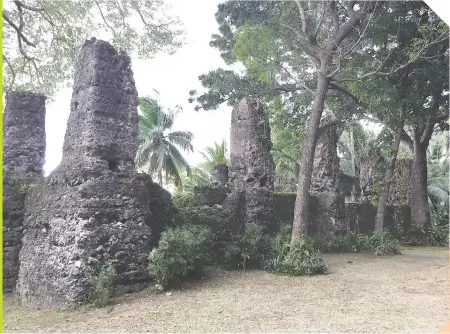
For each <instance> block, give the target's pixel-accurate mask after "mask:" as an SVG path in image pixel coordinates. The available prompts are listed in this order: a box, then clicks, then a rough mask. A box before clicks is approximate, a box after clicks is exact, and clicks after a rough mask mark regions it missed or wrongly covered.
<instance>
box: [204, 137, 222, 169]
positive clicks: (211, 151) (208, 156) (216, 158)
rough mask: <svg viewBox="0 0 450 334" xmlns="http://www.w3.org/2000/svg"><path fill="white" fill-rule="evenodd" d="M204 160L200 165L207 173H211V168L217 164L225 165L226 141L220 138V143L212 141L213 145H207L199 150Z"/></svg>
mask: <svg viewBox="0 0 450 334" xmlns="http://www.w3.org/2000/svg"><path fill="white" fill-rule="evenodd" d="M201 154H202V156H203V158H204V159H205V162H204V163H203V164H202V165H201V166H202V167H203V169H204V170H206V171H207V172H208V173H212V171H213V168H214V167H215V166H217V165H226V164H227V163H228V158H227V143H226V141H225V139H222V141H221V142H220V143H216V142H214V146H208V147H206V148H205V150H204V151H203V152H201Z"/></svg>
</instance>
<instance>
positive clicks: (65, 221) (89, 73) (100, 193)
mask: <svg viewBox="0 0 450 334" xmlns="http://www.w3.org/2000/svg"><path fill="white" fill-rule="evenodd" d="M137 105H138V95H137V91H136V88H135V84H134V80H133V74H132V71H131V64H130V58H129V57H128V56H127V55H125V54H123V53H118V52H117V51H116V50H115V49H114V48H113V47H112V46H111V45H110V44H109V43H107V42H104V41H101V40H95V39H91V40H90V41H86V43H85V44H84V46H83V48H82V50H81V53H80V58H79V59H78V63H77V66H76V73H75V81H74V87H73V94H72V102H71V113H70V117H69V120H68V124H67V131H66V136H65V140H64V146H63V157H62V161H61V164H60V165H59V166H58V167H57V168H56V169H55V170H54V171H53V172H52V173H51V174H50V175H49V177H48V178H47V179H46V181H45V183H44V184H43V185H42V186H41V187H39V188H38V189H34V190H33V191H32V192H31V193H30V195H29V197H28V202H27V210H26V214H25V221H24V225H25V230H24V237H23V247H22V250H21V252H20V272H19V279H18V284H17V291H18V294H19V296H20V299H21V301H22V303H23V304H25V305H26V306H29V307H41V308H45V307H57V308H65V307H71V306H76V305H79V304H82V303H83V302H85V301H86V299H87V298H88V297H89V288H90V286H89V277H90V275H91V274H92V273H96V272H99V271H100V270H103V269H105V268H106V267H108V266H110V265H113V266H114V267H115V270H116V272H117V275H118V277H117V279H118V283H119V284H120V285H126V286H129V285H134V284H140V283H142V282H144V281H145V280H146V266H147V261H148V255H149V253H150V251H151V249H152V247H153V246H154V245H155V243H156V242H157V240H158V236H159V235H160V233H161V231H162V230H163V229H164V228H165V227H167V225H169V224H170V223H171V222H172V219H173V212H172V207H171V204H170V194H169V193H168V192H167V191H165V190H163V189H162V188H161V187H159V186H158V185H157V184H155V183H153V182H152V180H151V178H150V176H148V175H146V174H139V173H136V172H135V169H134V167H135V166H134V157H135V154H136V151H137V147H138V133H139V129H138V121H139V116H138V112H137Z"/></svg>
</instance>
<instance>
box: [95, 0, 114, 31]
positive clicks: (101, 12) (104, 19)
mask: <svg viewBox="0 0 450 334" xmlns="http://www.w3.org/2000/svg"><path fill="white" fill-rule="evenodd" d="M94 3H95V4H96V5H97V8H98V10H99V11H100V15H101V17H102V19H103V22H104V23H105V25H106V26H107V27H108V28H109V29H111V31H112V33H113V37H115V36H116V31H115V30H114V29H113V28H112V27H111V26H110V25H109V24H108V21H106V18H105V16H104V15H103V11H102V9H101V8H100V5H99V4H98V2H97V1H96V0H94Z"/></svg>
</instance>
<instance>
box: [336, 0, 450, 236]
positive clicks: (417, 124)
mask: <svg viewBox="0 0 450 334" xmlns="http://www.w3.org/2000/svg"><path fill="white" fill-rule="evenodd" d="M388 8H389V9H390V12H391V14H390V15H391V17H392V20H390V21H389V20H388V19H387V18H384V19H382V20H381V21H380V22H379V24H378V25H377V26H376V29H373V30H372V31H371V32H369V33H370V36H369V37H368V47H371V49H370V52H359V53H357V54H355V56H354V57H353V59H352V66H351V67H349V68H350V69H351V71H352V72H353V77H354V79H353V80H350V81H351V82H350V84H349V89H350V90H351V91H352V92H353V93H355V94H356V95H357V96H358V98H360V99H362V100H363V101H365V102H367V105H368V108H369V109H370V112H371V113H372V114H374V115H376V117H378V118H379V119H381V120H382V121H383V123H384V124H385V125H386V126H388V127H389V128H391V129H392V130H393V131H394V132H395V131H396V130H398V131H402V132H401V140H403V141H404V142H405V143H406V144H407V145H408V146H409V147H410V149H411V151H412V152H413V155H414V167H413V180H412V221H413V224H414V225H415V226H423V227H425V228H429V227H430V210H429V205H428V199H427V198H428V196H427V147H428V144H429V141H430V139H431V136H432V134H433V131H434V129H435V127H436V126H439V127H441V128H442V129H446V128H448V123H446V122H445V120H446V119H447V118H448V97H446V92H448V55H449V53H448V48H449V42H448V40H449V30H448V26H447V25H446V24H445V23H444V22H442V21H441V20H440V19H439V18H438V17H437V16H436V15H435V14H434V13H433V12H432V11H431V10H430V9H429V8H428V7H427V6H426V5H425V4H424V3H423V2H392V3H390V5H389V7H388ZM383 67H386V68H390V70H388V71H383V69H382V68H383ZM364 72H365V74H362V73H364ZM349 76H351V75H349V74H348V73H347V79H345V80H347V82H348V81H349V79H348V77H349ZM336 80H339V78H336ZM402 115H403V116H402ZM387 172H389V171H387ZM385 185H386V183H385Z"/></svg>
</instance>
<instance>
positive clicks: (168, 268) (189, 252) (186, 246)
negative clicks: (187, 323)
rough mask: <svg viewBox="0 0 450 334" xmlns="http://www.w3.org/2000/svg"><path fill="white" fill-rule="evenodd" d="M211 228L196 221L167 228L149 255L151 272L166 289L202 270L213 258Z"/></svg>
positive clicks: (149, 269) (149, 270)
mask: <svg viewBox="0 0 450 334" xmlns="http://www.w3.org/2000/svg"><path fill="white" fill-rule="evenodd" d="M210 244H211V232H210V230H209V229H208V228H206V227H203V226H195V225H184V226H183V227H176V228H170V229H168V230H167V231H165V232H163V234H162V236H161V239H160V241H159V244H158V247H157V248H154V249H153V250H152V252H151V253H150V255H149V264H148V272H149V274H150V276H151V277H152V278H154V279H155V281H156V283H157V284H158V285H159V286H161V287H162V288H163V289H166V288H168V287H173V286H175V285H177V284H179V283H181V281H182V280H184V279H186V278H187V277H190V276H192V275H194V274H198V273H200V272H201V270H202V269H203V268H204V267H205V266H206V265H207V264H208V263H209V261H210Z"/></svg>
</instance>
